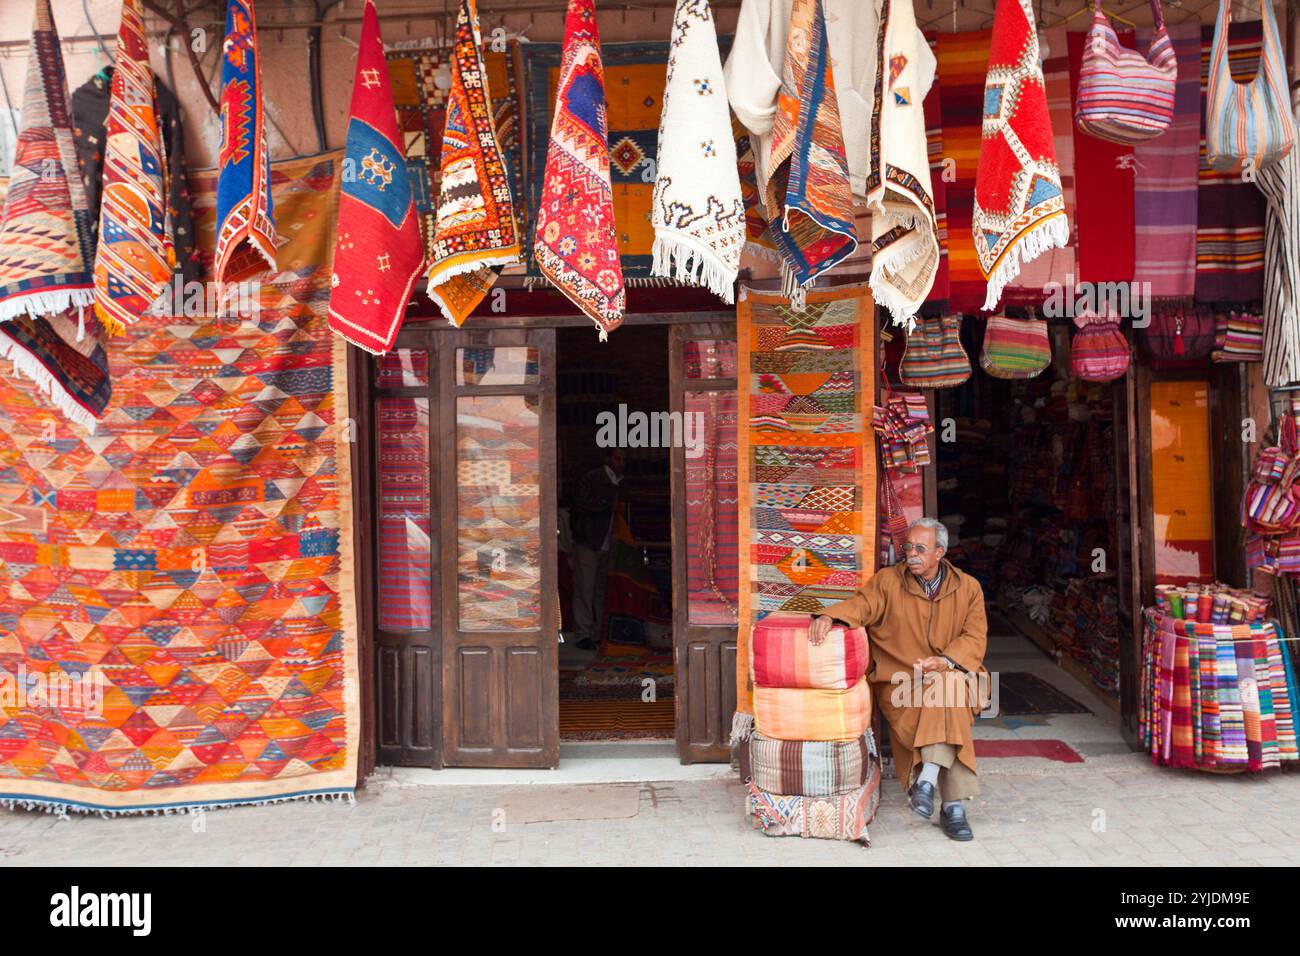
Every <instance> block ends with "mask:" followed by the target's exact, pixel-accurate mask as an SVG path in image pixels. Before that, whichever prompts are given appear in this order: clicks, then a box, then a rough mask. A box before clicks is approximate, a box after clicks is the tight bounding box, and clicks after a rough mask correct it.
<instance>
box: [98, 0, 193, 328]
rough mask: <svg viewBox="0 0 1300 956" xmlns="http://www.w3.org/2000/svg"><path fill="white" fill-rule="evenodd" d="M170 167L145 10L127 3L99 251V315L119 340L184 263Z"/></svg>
mask: <svg viewBox="0 0 1300 956" xmlns="http://www.w3.org/2000/svg"><path fill="white" fill-rule="evenodd" d="M166 169H167V156H166V154H165V153H164V151H163V139H162V130H161V128H160V124H159V121H158V113H157V110H156V109H155V103H154V92H153V70H152V69H150V67H149V44H148V41H147V40H146V39H145V35H144V13H143V10H142V8H141V6H140V0H122V23H121V26H120V28H119V30H118V35H117V65H116V68H115V69H114V70H113V87H112V94H111V96H110V99H109V105H108V117H107V118H106V120H105V122H104V168H103V182H102V187H103V198H102V201H101V203H100V207H99V247H98V249H97V250H96V252H95V315H96V316H97V317H98V318H99V320H100V322H101V323H103V325H104V328H105V329H106V330H107V331H108V332H109V334H111V335H118V334H120V333H121V332H122V330H123V329H125V328H126V327H127V326H128V325H134V324H135V323H136V322H138V321H139V320H140V317H141V316H142V315H144V313H145V311H146V310H147V309H149V308H151V307H152V306H153V304H154V303H155V302H156V301H157V299H158V296H159V295H160V294H161V293H162V292H163V289H164V288H165V287H166V285H167V282H168V280H169V279H170V278H171V275H172V269H173V267H174V266H175V264H176V253H175V250H174V249H173V246H172V237H171V222H170V220H169V219H168V216H167V193H166V187H165V185H164V183H163V179H164V171H165V170H166Z"/></svg>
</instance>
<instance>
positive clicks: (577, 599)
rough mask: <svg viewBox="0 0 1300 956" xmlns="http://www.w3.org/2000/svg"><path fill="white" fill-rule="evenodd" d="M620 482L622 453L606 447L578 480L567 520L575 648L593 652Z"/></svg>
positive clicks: (602, 612)
mask: <svg viewBox="0 0 1300 956" xmlns="http://www.w3.org/2000/svg"><path fill="white" fill-rule="evenodd" d="M622 481H623V450H622V449H621V448H610V449H608V450H606V452H605V461H604V463H603V464H600V465H597V466H596V467H595V468H592V469H591V470H590V471H588V472H587V473H586V474H584V475H583V476H582V478H581V479H579V481H578V488H577V491H576V492H575V494H574V496H573V508H572V512H571V514H570V517H569V522H570V527H571V531H572V534H573V551H572V553H571V554H570V560H571V561H572V562H573V618H574V627H575V628H576V630H577V632H578V640H577V642H576V645H575V646H577V647H578V648H580V649H582V650H584V651H594V650H596V647H597V644H598V643H599V640H600V625H601V622H602V620H603V619H604V611H605V585H606V583H607V582H608V580H609V555H610V545H611V543H612V540H613V535H614V509H615V508H616V507H617V505H618V492H619V484H620V483H621V482H622Z"/></svg>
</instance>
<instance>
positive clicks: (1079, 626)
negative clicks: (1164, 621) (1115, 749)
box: [1052, 575, 1120, 700]
mask: <svg viewBox="0 0 1300 956" xmlns="http://www.w3.org/2000/svg"><path fill="white" fill-rule="evenodd" d="M1052 624H1053V627H1054V632H1055V633H1056V635H1057V636H1058V637H1059V638H1060V646H1061V647H1062V648H1063V649H1064V650H1065V651H1066V652H1067V653H1068V654H1069V655H1070V656H1071V657H1072V658H1073V659H1074V660H1076V661H1078V662H1079V663H1080V664H1082V665H1083V666H1084V667H1085V668H1087V670H1088V674H1089V676H1090V677H1091V678H1092V682H1093V683H1094V684H1096V685H1097V687H1098V688H1099V689H1100V690H1102V691H1103V692H1105V693H1106V694H1109V695H1110V696H1111V697H1113V698H1115V699H1116V700H1118V699H1119V657H1120V646H1119V601H1118V598H1117V596H1116V589H1115V578H1114V576H1113V575H1104V576H1097V577H1091V578H1073V579H1071V581H1070V583H1069V584H1068V585H1066V588H1065V593H1064V594H1059V593H1058V595H1057V598H1056V599H1054V600H1053V602H1052Z"/></svg>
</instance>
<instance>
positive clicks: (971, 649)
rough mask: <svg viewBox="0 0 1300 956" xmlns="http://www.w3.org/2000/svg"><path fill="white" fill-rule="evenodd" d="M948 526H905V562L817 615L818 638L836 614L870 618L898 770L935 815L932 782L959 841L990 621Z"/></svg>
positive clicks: (855, 621) (861, 621)
mask: <svg viewBox="0 0 1300 956" xmlns="http://www.w3.org/2000/svg"><path fill="white" fill-rule="evenodd" d="M947 549H948V529H947V528H945V527H944V526H943V525H942V524H941V523H940V522H938V521H935V520H934V519H933V518H921V519H920V520H918V521H916V522H914V523H913V524H912V526H911V527H910V528H909V529H908V532H907V543H906V544H904V545H903V553H904V555H905V557H906V561H904V562H900V563H899V564H895V565H893V566H892V567H888V568H883V569H881V570H880V571H878V572H877V573H876V574H875V575H874V576H873V577H872V578H871V580H870V581H868V582H867V583H866V584H865V585H864V586H863V587H862V588H861V589H860V590H859V591H858V593H857V594H855V595H854V596H853V597H851V598H848V599H847V600H844V601H841V602H840V603H838V604H832V605H831V606H830V607H828V608H826V609H825V611H824V612H823V614H822V615H821V616H820V617H817V618H816V619H814V621H813V623H812V629H811V631H810V638H811V640H812V641H813V642H814V643H816V642H818V641H819V640H822V639H824V638H825V636H826V633H827V631H829V629H830V628H831V626H832V625H833V624H834V623H835V622H837V621H838V622H841V623H843V624H846V625H848V626H849V627H865V628H866V629H867V634H868V637H869V639H870V642H871V671H870V672H869V673H868V675H867V678H868V680H869V681H870V682H871V686H872V689H873V690H874V691H875V699H876V703H877V706H878V707H879V708H880V711H881V713H882V714H883V715H884V717H885V720H886V721H887V722H888V723H889V740H890V744H891V746H892V749H893V754H894V766H895V767H896V768H897V772H898V779H899V780H900V781H904V782H905V784H904V785H905V786H907V794H908V802H909V805H910V806H911V808H912V809H913V810H914V811H915V812H916V813H918V814H920V815H921V816H923V817H925V818H926V819H929V818H930V817H931V816H932V815H933V814H934V799H935V785H936V784H938V787H939V790H940V791H941V793H942V796H943V810H942V812H941V814H940V821H941V823H942V825H943V832H944V834H946V835H947V836H948V837H950V838H952V839H954V840H971V839H973V838H974V834H973V833H972V831H971V828H970V822H969V821H968V820H967V818H966V810H965V808H964V807H963V806H962V801H963V800H969V799H970V798H972V797H974V796H975V794H976V793H978V792H979V781H978V779H977V778H976V775H975V743H974V740H973V738H972V736H971V729H972V727H973V725H974V723H975V715H976V714H978V713H979V711H980V710H981V709H982V703H981V700H980V698H982V696H983V694H981V693H977V692H975V688H973V687H972V684H974V683H975V682H976V681H977V680H978V678H979V675H980V674H981V672H982V671H983V663H984V649H985V646H986V644H987V625H986V621H985V616H984V592H983V590H982V589H981V588H980V585H979V582H978V581H976V580H975V579H974V578H972V577H970V576H969V575H967V574H963V573H962V572H961V571H958V570H957V569H956V568H955V567H953V565H952V564H950V563H949V562H948V561H946V560H944V554H945V553H946V552H947Z"/></svg>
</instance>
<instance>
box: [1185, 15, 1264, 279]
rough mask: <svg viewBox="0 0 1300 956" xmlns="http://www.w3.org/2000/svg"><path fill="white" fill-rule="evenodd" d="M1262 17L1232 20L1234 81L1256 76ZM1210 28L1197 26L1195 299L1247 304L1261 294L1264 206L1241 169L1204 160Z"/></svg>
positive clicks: (1230, 57) (1230, 47)
mask: <svg viewBox="0 0 1300 956" xmlns="http://www.w3.org/2000/svg"><path fill="white" fill-rule="evenodd" d="M1262 22H1263V21H1261V20H1252V21H1250V22H1244V23H1235V22H1234V23H1233V24H1232V27H1231V29H1230V30H1229V31H1228V63H1229V66H1230V68H1231V70H1232V75H1233V77H1234V78H1236V79H1237V80H1238V81H1242V80H1245V79H1248V78H1249V77H1251V76H1254V74H1255V65H1256V63H1257V62H1258V61H1259V49H1260V36H1261V24H1262ZM1213 46H1214V27H1213V26H1205V27H1202V28H1201V110H1200V113H1201V162H1200V172H1199V174H1198V179H1197V182H1198V188H1197V194H1196V299H1197V301H1201V302H1251V301H1255V300H1258V299H1260V298H1262V297H1263V295H1264V217H1265V211H1266V210H1267V208H1268V204H1267V203H1266V202H1265V200H1264V197H1263V195H1262V194H1261V193H1260V191H1259V189H1258V188H1256V186H1255V184H1254V183H1248V182H1246V181H1244V180H1243V179H1242V178H1241V174H1240V173H1235V172H1232V171H1230V170H1229V171H1225V172H1218V171H1216V170H1214V169H1211V168H1210V165H1209V163H1207V162H1206V161H1205V98H1206V93H1207V91H1208V89H1209V77H1210V54H1211V51H1212V48H1213Z"/></svg>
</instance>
